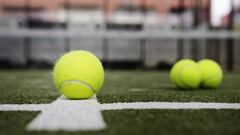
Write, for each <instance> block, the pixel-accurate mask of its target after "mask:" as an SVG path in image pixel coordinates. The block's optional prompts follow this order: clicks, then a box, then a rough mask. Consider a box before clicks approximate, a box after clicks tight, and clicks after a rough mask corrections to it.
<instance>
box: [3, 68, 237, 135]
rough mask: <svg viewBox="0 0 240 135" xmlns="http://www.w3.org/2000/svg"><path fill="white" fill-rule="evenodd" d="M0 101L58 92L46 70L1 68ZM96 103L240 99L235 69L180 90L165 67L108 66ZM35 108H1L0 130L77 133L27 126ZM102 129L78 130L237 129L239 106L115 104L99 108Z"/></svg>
mask: <svg viewBox="0 0 240 135" xmlns="http://www.w3.org/2000/svg"><path fill="white" fill-rule="evenodd" d="M0 76H1V78H2V79H1V81H0V103H1V104H33V103H37V104H38V103H41V104H43V103H51V102H52V101H54V100H55V99H56V98H57V97H59V96H60V94H59V93H58V92H57V91H56V90H55V88H54V85H53V81H52V77H51V71H38V70H32V71H1V72H0ZM105 76H106V79H105V84H104V88H103V89H102V91H101V92H100V93H99V95H98V97H97V98H98V101H99V102H100V103H113V102H138V101H143V102H148V101H149V102H150V101H159V102H162V101H164V102H165V101H166V102H172V101H179V102H229V103H239V102H240V83H239V80H240V74H237V73H232V74H225V78H224V81H223V85H222V87H221V88H219V90H195V91H180V90H178V89H176V88H174V86H173V85H171V83H170V81H169V77H168V72H159V71H107V72H106V75H105ZM37 114H38V113H37V112H0V134H20V135H21V134H79V132H73V133H69V132H27V131H26V130H25V127H26V125H27V124H28V123H29V122H30V121H31V120H32V119H33V118H34V117H36V116H37ZM102 114H103V117H104V120H105V122H106V123H107V124H108V127H107V129H106V130H102V131H89V132H80V133H81V134H86V135H88V134H132V135H134V134H240V122H239V119H240V111H239V110H120V111H103V112H102Z"/></svg>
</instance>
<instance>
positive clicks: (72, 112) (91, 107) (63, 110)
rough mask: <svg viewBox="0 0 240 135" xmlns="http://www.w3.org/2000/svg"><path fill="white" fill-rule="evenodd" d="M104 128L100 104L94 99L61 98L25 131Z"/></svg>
mask: <svg viewBox="0 0 240 135" xmlns="http://www.w3.org/2000/svg"><path fill="white" fill-rule="evenodd" d="M104 128H106V124H105V122H104V120H103V117H102V114H101V110H100V104H99V103H98V102H97V100H96V99H89V100H66V99H64V98H62V97H60V98H58V99H57V100H56V101H54V102H53V103H51V105H50V107H49V108H47V109H44V110H43V111H42V113H41V114H40V115H38V116H37V117H36V118H35V119H34V120H33V121H32V122H31V123H30V124H29V125H28V126H27V130H30V131H32V130H35V131H36V130H41V131H42V130H46V131H59V130H64V131H83V130H101V129H104Z"/></svg>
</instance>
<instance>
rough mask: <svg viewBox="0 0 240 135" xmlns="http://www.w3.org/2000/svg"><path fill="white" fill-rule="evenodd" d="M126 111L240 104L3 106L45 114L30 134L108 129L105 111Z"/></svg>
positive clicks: (63, 102) (33, 123) (57, 102)
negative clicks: (103, 112) (35, 132)
mask: <svg viewBox="0 0 240 135" xmlns="http://www.w3.org/2000/svg"><path fill="white" fill-rule="evenodd" d="M122 109H240V103H202V102H185V103H184V102H134V103H108V104H100V103H98V102H97V100H96V98H92V99H88V100H67V99H65V98H64V97H59V98H58V99H57V100H55V101H54V102H52V103H51V104H22V105H18V104H0V111H41V113H40V114H39V115H38V116H37V117H36V118H35V119H33V120H32V121H31V122H30V123H29V124H28V125H27V130H29V131H33V130H34V131H42V130H44V131H59V130H64V131H85V130H102V129H105V128H106V127H107V125H106V123H105V122H104V119H103V117H102V114H101V111H104V110H122Z"/></svg>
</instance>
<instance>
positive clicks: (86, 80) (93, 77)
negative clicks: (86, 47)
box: [53, 51, 104, 99]
mask: <svg viewBox="0 0 240 135" xmlns="http://www.w3.org/2000/svg"><path fill="white" fill-rule="evenodd" d="M53 76H54V81H55V85H56V87H57V89H58V90H59V91H60V92H61V93H62V94H63V95H64V96H65V97H67V98H69V99H87V98H90V97H92V96H93V95H94V94H96V93H97V92H98V91H99V90H100V89H101V87H102V85H103V81H104V70H103V66H102V64H101V62H100V61H99V59H98V58H97V57H96V56H94V55H93V54H92V53H90V52H87V51H72V52H69V53H67V54H65V55H63V56H62V57H61V58H60V59H59V60H58V61H57V62H56V64H55V66H54V69H53Z"/></svg>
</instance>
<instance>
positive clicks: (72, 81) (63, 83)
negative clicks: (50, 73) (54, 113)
mask: <svg viewBox="0 0 240 135" xmlns="http://www.w3.org/2000/svg"><path fill="white" fill-rule="evenodd" d="M66 83H77V84H83V85H85V86H86V87H88V88H89V89H90V90H91V91H93V92H94V93H97V91H96V90H95V89H94V88H93V87H92V86H91V85H89V84H88V83H86V82H83V81H79V80H68V81H64V82H62V83H61V84H60V86H59V90H60V89H61V88H62V87H63V86H64V85H65V84H66Z"/></svg>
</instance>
